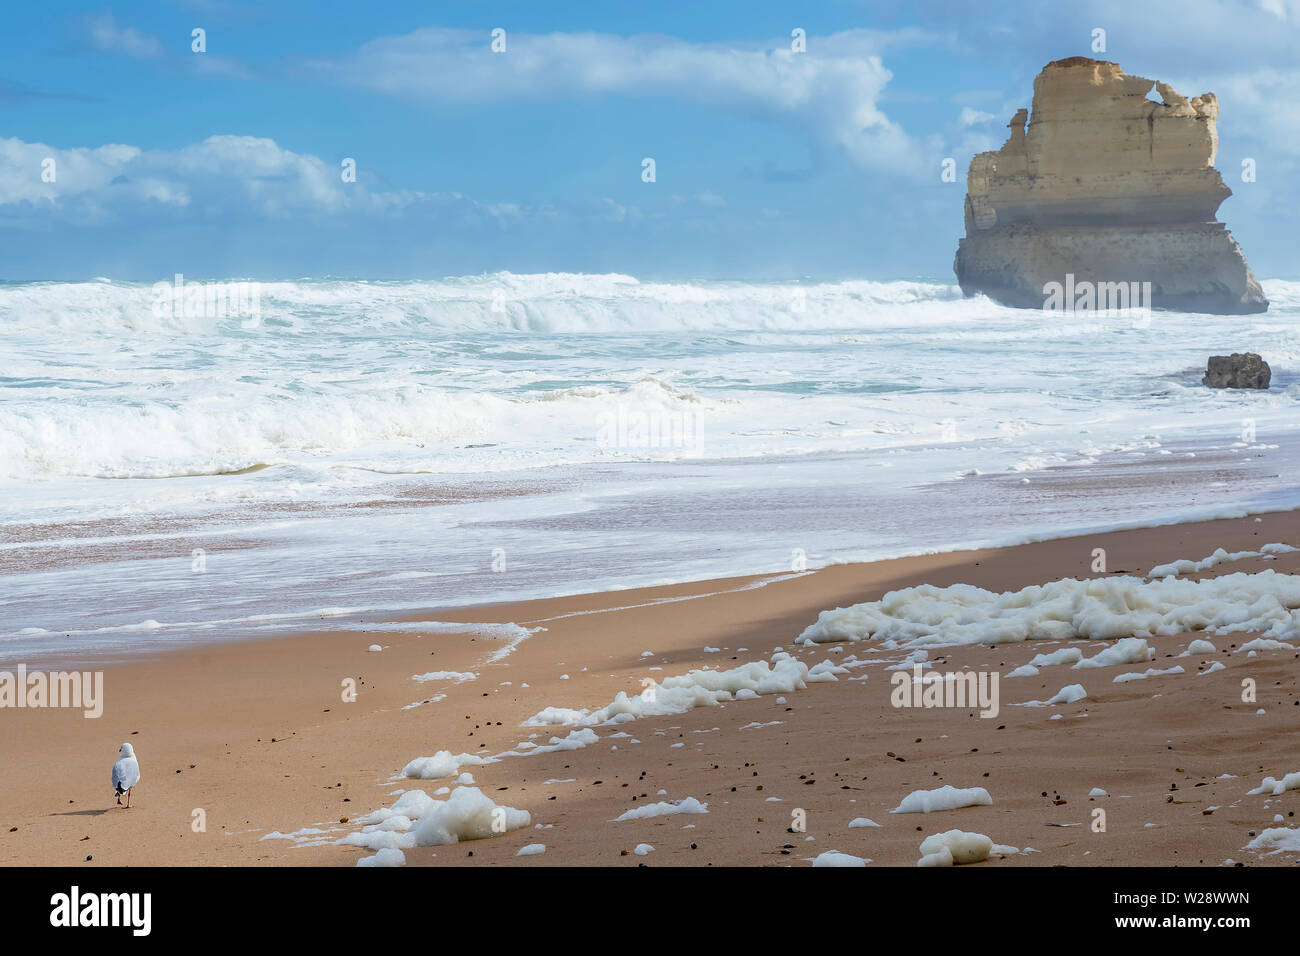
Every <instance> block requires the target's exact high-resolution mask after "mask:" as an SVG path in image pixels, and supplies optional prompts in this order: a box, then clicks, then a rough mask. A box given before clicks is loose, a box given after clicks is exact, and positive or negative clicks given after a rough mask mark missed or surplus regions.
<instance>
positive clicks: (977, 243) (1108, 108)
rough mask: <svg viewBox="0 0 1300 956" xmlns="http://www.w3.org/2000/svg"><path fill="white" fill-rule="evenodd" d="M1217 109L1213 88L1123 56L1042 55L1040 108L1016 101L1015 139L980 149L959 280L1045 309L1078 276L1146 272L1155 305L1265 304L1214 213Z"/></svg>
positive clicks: (1037, 89)
mask: <svg viewBox="0 0 1300 956" xmlns="http://www.w3.org/2000/svg"><path fill="white" fill-rule="evenodd" d="M1152 90H1154V91H1155V95H1157V96H1159V97H1160V100H1161V102H1156V101H1155V100H1154V99H1150V98H1148V94H1150V93H1151V92H1152ZM1218 113H1219V102H1218V100H1217V99H1216V98H1215V96H1214V94H1213V93H1205V94H1203V95H1201V96H1197V97H1194V98H1193V99H1190V100H1189V99H1188V98H1187V97H1185V96H1182V95H1181V94H1179V93H1178V92H1177V91H1176V90H1174V89H1173V88H1172V87H1170V86H1168V85H1167V84H1165V83H1160V82H1158V81H1156V80H1149V79H1146V78H1144V77H1140V76H1129V75H1128V74H1126V73H1125V72H1124V71H1123V70H1122V69H1120V67H1119V64H1117V63H1108V62H1106V61H1103V60H1092V59H1088V58H1087V57H1072V58H1070V59H1066V60H1057V61H1055V62H1052V63H1049V64H1047V66H1045V67H1044V68H1043V70H1042V72H1041V73H1039V74H1038V77H1037V79H1035V80H1034V98H1033V114H1032V116H1031V115H1030V114H1029V112H1028V111H1026V110H1024V109H1022V110H1020V111H1019V112H1017V113H1016V115H1015V117H1013V118H1012V120H1011V122H1010V123H1009V124H1008V126H1009V127H1010V129H1011V136H1010V138H1009V139H1008V140H1007V142H1006V144H1005V145H1003V147H1002V148H1001V149H999V150H997V151H996V152H988V153H979V154H978V155H976V156H975V158H974V159H972V160H971V164H970V171H969V174H968V175H967V180H966V187H967V194H966V238H965V239H962V240H961V242H960V244H959V245H958V248H957V259H956V262H955V263H954V268H955V269H956V272H957V279H958V281H959V282H960V283H961V287H962V291H963V292H965V293H966V294H967V295H974V294H976V293H980V292H982V293H985V294H986V295H988V296H990V297H991V298H993V299H996V300H998V301H999V302H1003V303H1005V304H1007V305H1013V306H1021V307H1026V308H1042V307H1043V304H1044V301H1045V298H1046V297H1045V292H1044V287H1045V286H1046V285H1048V284H1049V283H1053V282H1055V283H1062V284H1064V283H1065V282H1066V277H1067V275H1072V276H1073V282H1074V283H1075V284H1079V283H1083V282H1091V283H1094V284H1101V283H1125V284H1130V283H1135V282H1136V283H1139V284H1140V283H1144V282H1149V283H1151V285H1150V290H1151V301H1150V302H1147V303H1142V304H1144V305H1148V306H1151V307H1153V308H1167V309H1179V310H1183V311H1189V312H1215V313H1246V312H1262V311H1264V310H1265V309H1267V308H1268V300H1267V299H1266V298H1265V297H1264V293H1263V290H1262V289H1261V288H1260V285H1259V283H1258V282H1257V281H1256V280H1255V277H1254V276H1253V275H1252V274H1251V272H1250V268H1249V266H1247V264H1246V259H1245V256H1244V255H1243V254H1242V252H1241V248H1240V247H1239V246H1238V245H1237V243H1236V241H1235V240H1234V239H1233V238H1232V235H1231V233H1229V232H1228V230H1227V228H1226V227H1225V226H1224V225H1223V223H1221V222H1219V221H1218V220H1217V219H1216V218H1215V213H1216V212H1217V210H1218V208H1219V204H1220V203H1222V202H1223V200H1225V199H1227V198H1228V197H1229V196H1231V195H1232V190H1230V189H1229V188H1228V187H1227V186H1226V185H1225V184H1224V182H1223V178H1222V177H1221V176H1220V175H1219V173H1218V170H1216V169H1215V168H1214V158H1215V154H1216V153H1217V151H1218V133H1217V130H1216V128H1215V120H1216V118H1217V117H1218ZM1026 121H1028V127H1027V128H1026Z"/></svg>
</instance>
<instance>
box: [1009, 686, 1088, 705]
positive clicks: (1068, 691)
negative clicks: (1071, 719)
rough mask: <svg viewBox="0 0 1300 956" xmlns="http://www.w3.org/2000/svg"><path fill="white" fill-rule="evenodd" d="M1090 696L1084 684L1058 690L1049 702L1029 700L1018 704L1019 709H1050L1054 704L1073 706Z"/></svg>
mask: <svg viewBox="0 0 1300 956" xmlns="http://www.w3.org/2000/svg"><path fill="white" fill-rule="evenodd" d="M1087 696H1088V692H1087V691H1086V690H1084V689H1083V685H1082V684H1069V685H1067V686H1065V687H1062V688H1061V689H1060V690H1058V691H1057V692H1056V694H1055V696H1053V697H1049V698H1048V699H1047V700H1027V701H1025V702H1024V703H1023V704H1017V705H1016V706H1017V707H1049V706H1051V705H1052V704H1073V703H1075V702H1077V701H1080V700H1083V699H1084V698H1085V697H1087Z"/></svg>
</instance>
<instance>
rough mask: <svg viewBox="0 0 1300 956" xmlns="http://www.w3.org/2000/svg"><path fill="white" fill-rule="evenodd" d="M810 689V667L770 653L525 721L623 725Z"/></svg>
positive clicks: (556, 709) (534, 724) (529, 724)
mask: <svg viewBox="0 0 1300 956" xmlns="http://www.w3.org/2000/svg"><path fill="white" fill-rule="evenodd" d="M818 666H819V667H820V666H821V665H818ZM831 666H832V667H834V665H831ZM822 673H829V672H828V671H823V672H822ZM820 679H821V680H827V679H834V676H833V673H829V676H824V677H821V678H820ZM807 686H808V665H806V664H804V663H803V662H802V661H798V660H795V659H794V658H793V657H791V656H790V655H789V654H786V653H784V652H781V653H777V654H773V655H772V661H771V664H769V663H768V662H767V661H754V662H752V663H749V664H741V665H740V666H739V667H733V668H731V669H730V670H725V671H711V670H694V671H690V672H689V673H686V674H682V675H680V676H677V677H667V678H664V680H663V682H662V683H660V684H658V685H656V686H654V687H647V688H646V689H645V690H643V691H642V692H641V693H640V694H637V695H635V696H632V697H629V696H628V695H627V692H626V691H619V692H618V696H617V697H615V698H614V699H613V700H612V701H611V702H610V703H609V704H607V705H606V706H604V707H602V708H600V709H599V710H596V711H592V712H591V713H587V712H586V711H581V710H570V709H568V708H564V707H547V708H546V709H545V710H541V711H539V712H538V713H536V714H534V715H533V716H532V717H529V718H528V719H527V720H526V721H524V726H525V727H539V726H547V725H551V724H566V725H573V724H581V725H585V726H591V725H594V724H605V723H622V722H623V721H626V720H635V719H637V718H638V717H660V716H664V715H667V714H681V713H685V712H686V711H688V710H691V709H693V708H695V707H706V706H711V705H714V704H720V703H723V702H725V701H729V700H733V699H745V698H747V697H751V696H758V695H761V694H789V693H792V692H794V691H796V690H804V689H805V688H807Z"/></svg>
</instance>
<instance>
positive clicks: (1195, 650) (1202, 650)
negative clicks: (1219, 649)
mask: <svg viewBox="0 0 1300 956" xmlns="http://www.w3.org/2000/svg"><path fill="white" fill-rule="evenodd" d="M1214 652H1215V647H1214V645H1213V644H1211V643H1210V642H1209V641H1202V640H1200V639H1199V638H1198V639H1197V640H1195V641H1192V643H1190V644H1188V645H1187V650H1185V651H1183V652H1182V653H1181V654H1179V655H1178V656H1179V657H1191V656H1192V655H1193V654H1213V653H1214Z"/></svg>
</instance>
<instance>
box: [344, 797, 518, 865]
mask: <svg viewBox="0 0 1300 956" xmlns="http://www.w3.org/2000/svg"><path fill="white" fill-rule="evenodd" d="M362 819H363V821H364V822H365V823H366V826H364V827H363V828H362V829H361V830H359V831H357V832H355V833H349V834H348V835H347V836H345V837H344V838H343V839H341V840H338V841H337V845H339V846H360V847H365V848H367V849H370V850H379V851H382V850H387V849H394V850H410V849H412V848H414V847H417V846H441V845H443V844H446V843H457V842H459V841H461V840H479V839H483V838H485V837H491V836H500V835H501V834H502V833H507V832H509V831H510V830H518V829H519V828H521V827H526V826H528V825H529V824H530V823H531V822H532V817H531V816H530V815H529V813H528V811H527V810H516V809H515V808H514V807H503V806H498V805H497V804H496V803H494V802H493V801H492V798H491V797H489V796H487V795H486V794H484V793H483V792H482V791H481V790H479V789H478V788H477V787H457V788H456V789H455V790H453V791H452V793H451V796H449V797H448V798H447V799H446V800H434V799H433V798H432V797H430V796H429V795H428V794H427V793H425V792H424V791H423V790H407V791H406V792H405V793H403V794H402V795H401V796H400V797H398V799H397V801H396V802H395V803H394V804H393V805H392V806H391V807H384V808H381V809H379V810H376V811H374V812H373V813H371V814H368V815H367V816H365V817H363V818H362ZM365 865H366V866H386V865H393V864H384V863H379V862H375V863H368V864H365Z"/></svg>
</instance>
